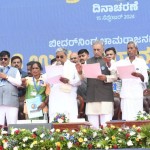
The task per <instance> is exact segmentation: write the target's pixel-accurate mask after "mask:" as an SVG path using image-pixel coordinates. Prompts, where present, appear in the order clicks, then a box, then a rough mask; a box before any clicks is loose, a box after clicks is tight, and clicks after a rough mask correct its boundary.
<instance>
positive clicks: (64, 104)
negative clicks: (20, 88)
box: [49, 48, 81, 122]
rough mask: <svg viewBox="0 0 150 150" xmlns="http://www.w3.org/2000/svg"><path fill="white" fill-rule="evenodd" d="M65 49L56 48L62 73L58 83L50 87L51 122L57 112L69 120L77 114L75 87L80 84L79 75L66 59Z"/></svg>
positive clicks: (73, 65)
mask: <svg viewBox="0 0 150 150" xmlns="http://www.w3.org/2000/svg"><path fill="white" fill-rule="evenodd" d="M67 54H68V52H67V50H66V49H64V48H58V49H57V50H56V60H57V62H56V63H55V64H54V65H53V66H57V65H58V64H61V65H63V74H62V77H61V78H60V81H61V82H60V83H57V84H54V85H53V86H52V87H51V94H50V96H49V118H50V122H53V119H54V118H55V116H56V114H57V113H65V114H66V115H67V116H68V117H69V119H70V120H76V119H77V116H78V107H77V99H76V97H77V87H78V85H80V83H81V82H80V77H79V75H78V72H77V70H76V67H75V64H74V63H72V62H70V60H68V59H67Z"/></svg>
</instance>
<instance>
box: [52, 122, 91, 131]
mask: <svg viewBox="0 0 150 150" xmlns="http://www.w3.org/2000/svg"><path fill="white" fill-rule="evenodd" d="M90 126H91V124H90V123H89V122H87V121H85V122H77V123H76V122H72V123H71V122H69V123H53V127H54V128H55V129H60V130H61V131H62V130H65V129H68V130H75V131H79V130H80V128H81V127H84V128H90Z"/></svg>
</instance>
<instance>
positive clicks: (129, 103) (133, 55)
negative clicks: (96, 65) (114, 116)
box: [115, 41, 148, 121]
mask: <svg viewBox="0 0 150 150" xmlns="http://www.w3.org/2000/svg"><path fill="white" fill-rule="evenodd" d="M137 50H138V48H137V44H136V43H135V42H133V41H130V42H128V44H127V54H128V57H127V58H126V59H124V60H120V61H118V62H116V64H115V65H116V66H127V65H131V64H133V65H134V66H135V72H133V73H132V76H135V77H137V78H127V79H122V87H121V91H120V97H121V111H122V119H123V120H128V121H129V120H136V116H137V114H138V112H139V111H143V90H144V89H143V86H144V85H145V84H146V83H147V82H148V73H147V65H146V62H145V60H144V59H141V58H138V57H137Z"/></svg>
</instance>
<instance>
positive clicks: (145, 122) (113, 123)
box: [107, 120, 150, 127]
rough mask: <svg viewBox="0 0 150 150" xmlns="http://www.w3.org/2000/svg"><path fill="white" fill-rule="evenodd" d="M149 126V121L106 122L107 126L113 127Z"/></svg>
mask: <svg viewBox="0 0 150 150" xmlns="http://www.w3.org/2000/svg"><path fill="white" fill-rule="evenodd" d="M148 124H149V125H150V120H143V121H123V120H112V121H109V122H107V125H114V126H117V127H123V126H129V127H132V126H133V125H136V126H143V125H148Z"/></svg>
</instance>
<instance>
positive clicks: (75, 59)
mask: <svg viewBox="0 0 150 150" xmlns="http://www.w3.org/2000/svg"><path fill="white" fill-rule="evenodd" d="M70 61H71V62H73V63H78V62H79V56H78V53H76V52H72V53H71V54H70Z"/></svg>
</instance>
